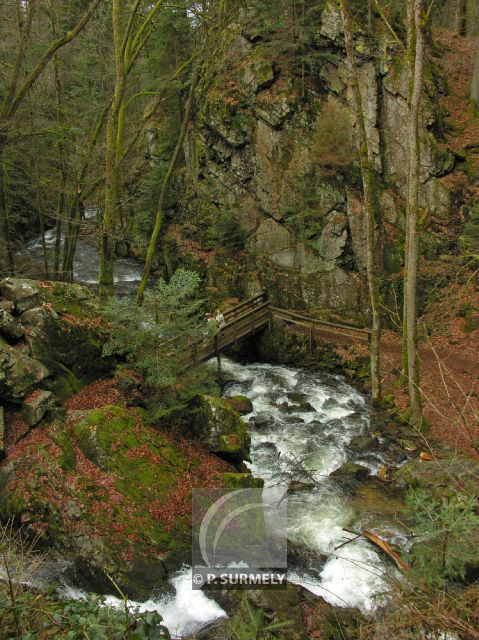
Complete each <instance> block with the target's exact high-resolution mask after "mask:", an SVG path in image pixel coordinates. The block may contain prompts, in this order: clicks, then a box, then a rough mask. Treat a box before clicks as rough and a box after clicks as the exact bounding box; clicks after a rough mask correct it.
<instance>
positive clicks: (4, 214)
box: [0, 150, 15, 276]
mask: <svg viewBox="0 0 479 640" xmlns="http://www.w3.org/2000/svg"><path fill="white" fill-rule="evenodd" d="M7 275H10V276H12V275H15V264H14V258H13V250H12V243H11V241H10V220H9V212H8V195H7V169H6V159H5V150H3V151H1V150H0V276H7Z"/></svg>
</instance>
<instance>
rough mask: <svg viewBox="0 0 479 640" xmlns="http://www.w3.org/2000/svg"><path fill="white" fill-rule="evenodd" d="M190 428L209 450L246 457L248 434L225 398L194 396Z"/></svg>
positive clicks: (234, 457) (230, 457)
mask: <svg viewBox="0 0 479 640" xmlns="http://www.w3.org/2000/svg"><path fill="white" fill-rule="evenodd" d="M190 429H191V431H192V432H193V433H194V434H195V436H197V437H198V438H199V439H200V440H201V442H202V443H203V444H204V445H205V447H206V448H207V449H208V451H210V452H211V453H215V454H217V455H219V456H221V457H222V458H224V459H226V460H231V461H233V462H242V461H243V460H248V461H250V444H251V437H250V435H249V433H248V432H247V430H246V425H245V423H244V422H243V421H242V420H241V417H240V416H239V414H238V413H237V412H236V411H235V410H234V409H233V408H232V407H231V406H230V405H229V404H228V403H227V402H226V401H225V400H222V399H220V398H215V397H213V396H197V397H196V398H195V400H194V401H193V403H192V411H191V421H190Z"/></svg>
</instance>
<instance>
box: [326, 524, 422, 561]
mask: <svg viewBox="0 0 479 640" xmlns="http://www.w3.org/2000/svg"><path fill="white" fill-rule="evenodd" d="M343 531H347V532H348V533H353V534H354V535H355V536H356V538H359V537H360V536H362V537H363V538H367V539H368V540H370V541H371V542H372V543H373V544H374V545H376V546H377V547H379V548H380V549H382V550H383V551H384V553H386V554H387V555H388V556H389V557H390V558H391V560H393V562H394V563H395V564H396V566H397V567H398V569H400V570H401V571H408V570H409V569H410V568H411V567H410V566H409V565H408V563H407V562H405V561H404V560H403V559H402V558H401V556H400V555H399V553H397V552H396V551H394V549H393V548H392V547H391V545H390V544H389V543H388V542H386V541H385V540H383V539H382V538H380V537H379V536H376V535H374V533H371V531H367V530H366V529H365V530H364V531H356V530H355V529H349V528H348V527H343ZM356 538H352V539H351V540H348V542H345V543H343V544H342V545H340V546H341V547H342V546H344V545H345V544H348V543H349V542H353V540H356ZM337 549H339V547H337Z"/></svg>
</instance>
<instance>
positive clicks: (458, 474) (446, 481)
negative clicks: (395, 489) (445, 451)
mask: <svg viewBox="0 0 479 640" xmlns="http://www.w3.org/2000/svg"><path fill="white" fill-rule="evenodd" d="M478 477H479V460H473V459H472V458H467V457H465V456H454V457H451V458H441V459H438V460H429V461H423V460H421V459H419V458H418V459H416V460H411V461H410V462H408V463H407V464H404V465H403V466H402V467H400V468H399V469H396V471H395V472H394V476H393V480H394V482H395V483H396V484H397V485H398V486H399V487H402V488H407V487H414V488H417V487H422V488H425V489H429V490H430V491H431V492H432V493H434V494H436V495H437V496H438V497H440V496H444V495H446V494H448V493H449V492H450V493H451V495H452V494H455V493H457V492H458V491H464V492H465V493H468V492H471V493H476V492H477V478H478Z"/></svg>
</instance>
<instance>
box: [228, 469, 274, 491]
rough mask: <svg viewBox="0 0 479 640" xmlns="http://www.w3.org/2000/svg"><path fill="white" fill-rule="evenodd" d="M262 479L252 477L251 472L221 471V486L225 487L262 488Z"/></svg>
mask: <svg viewBox="0 0 479 640" xmlns="http://www.w3.org/2000/svg"><path fill="white" fill-rule="evenodd" d="M263 485H264V480H263V479H262V478H253V476H252V475H251V473H223V486H224V487H225V488H226V489H262V488H263Z"/></svg>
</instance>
